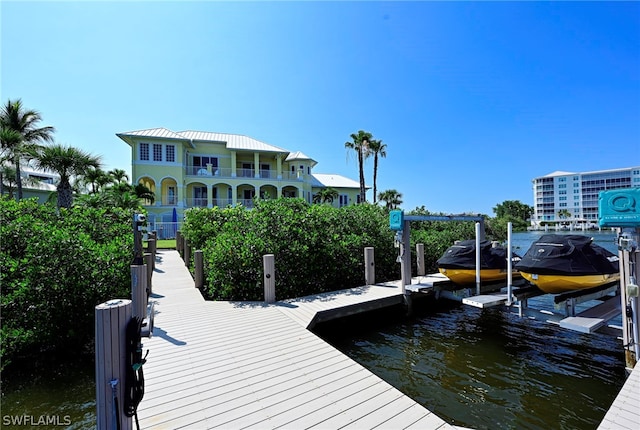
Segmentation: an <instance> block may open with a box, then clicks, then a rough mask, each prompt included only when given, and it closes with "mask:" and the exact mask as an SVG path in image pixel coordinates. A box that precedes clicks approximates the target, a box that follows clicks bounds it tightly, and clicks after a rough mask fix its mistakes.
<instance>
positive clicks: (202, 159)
mask: <svg viewBox="0 0 640 430" xmlns="http://www.w3.org/2000/svg"><path fill="white" fill-rule="evenodd" d="M208 164H211V173H212V174H215V173H216V170H218V158H217V157H211V156H208V155H204V156H201V155H196V156H194V157H193V174H194V175H198V174H203V175H204V174H208V173H209V171H208V170H207V165H208Z"/></svg>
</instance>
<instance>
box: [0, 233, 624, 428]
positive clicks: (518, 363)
mask: <svg viewBox="0 0 640 430" xmlns="http://www.w3.org/2000/svg"><path fill="white" fill-rule="evenodd" d="M541 234H543V233H542V232H530V233H517V234H514V238H513V245H514V248H515V250H516V252H519V253H521V254H524V252H526V250H527V249H528V248H529V245H530V244H531V242H532V241H534V240H535V239H536V238H537V237H539V236H540V235H541ZM587 234H589V235H592V236H594V238H595V240H596V242H597V243H598V244H600V245H601V246H604V247H606V248H607V249H609V250H611V251H615V244H614V242H613V240H614V235H613V234H610V233H609V234H607V233H598V232H589V233H587ZM438 306H439V308H438V309H423V310H422V314H420V315H418V316H416V317H415V318H413V319H411V320H407V319H405V318H403V317H402V316H401V315H399V314H397V315H395V316H392V315H390V314H389V313H386V314H385V318H380V317H379V316H375V317H374V319H373V320H370V321H369V322H367V323H366V324H365V325H364V327H366V328H364V327H363V326H362V325H361V324H360V323H361V322H362V320H360V323H358V322H355V321H353V322H350V321H341V322H340V324H341V326H339V327H338V328H339V330H337V332H340V333H343V334H344V333H345V330H344V327H345V325H349V326H351V327H353V328H354V330H352V331H350V332H346V333H348V336H342V337H335V336H328V335H325V337H326V339H327V340H328V341H330V342H331V343H333V344H334V345H335V346H336V347H337V348H339V349H340V350H342V351H343V352H344V353H345V354H347V355H349V356H350V357H352V358H353V359H354V360H356V361H358V362H360V363H361V364H362V365H364V366H365V367H367V368H369V369H370V370H371V371H373V372H374V373H376V374H378V375H379V376H380V377H382V378H383V379H385V380H386V381H388V382H389V383H391V384H393V385H394V386H396V387H397V388H398V389H400V390H401V391H403V392H404V393H406V394H407V395H409V396H410V397H412V398H414V399H415V400H416V401H418V402H420V403H422V404H423V405H425V406H426V407H427V408H429V409H430V410H432V411H434V412H435V413H436V414H438V415H439V416H441V417H442V418H444V419H446V420H447V421H449V422H451V423H455V424H458V425H466V426H469V427H473V428H478V429H481V428H486V429H497V428H518V429H520V428H522V429H528V428H531V429H552V428H554V429H555V428H558V429H594V428H595V427H597V425H598V424H599V422H600V420H601V419H602V417H603V416H604V413H605V412H606V409H607V408H608V407H609V405H610V404H611V402H612V401H613V399H614V398H615V396H616V394H617V393H618V391H619V390H620V388H621V386H622V384H623V383H624V378H625V373H624V357H623V354H622V347H621V345H620V342H618V341H616V340H615V339H613V338H610V337H605V336H601V335H591V336H587V335H580V334H575V333H570V332H566V331H563V330H559V329H556V328H555V327H553V326H550V325H547V324H544V323H540V322H537V321H532V320H522V319H519V318H517V317H516V316H511V315H508V314H506V313H503V312H499V311H495V310H485V311H480V310H478V309H474V308H470V307H464V308H463V307H458V306H454V307H450V308H447V309H442V308H441V307H442V303H440V304H438ZM381 321H382V323H381ZM359 324H360V325H359ZM358 327H359V328H358ZM332 331H336V330H332ZM3 379H4V380H3V382H2V417H3V419H6V418H5V417H7V416H18V415H24V414H27V415H31V416H33V417H34V419H36V420H37V419H38V417H40V416H53V415H55V416H58V417H59V421H60V422H62V421H63V420H65V417H69V418H68V419H69V420H70V421H71V423H72V424H71V425H70V426H68V427H67V428H72V429H91V428H94V426H95V424H94V423H95V383H94V369H93V363H92V360H91V359H84V360H73V361H67V362H66V363H65V364H64V365H60V364H56V363H49V364H48V365H45V366H43V365H39V366H38V367H36V368H32V369H30V370H27V371H25V372H21V373H20V374H16V373H14V374H10V375H3ZM3 424H4V423H3ZM1 426H2V427H3V428H4V427H5V426H4V425H1ZM7 428H11V427H7ZM22 428H24V427H22ZM38 428H46V427H44V426H39V427H38ZM58 428H61V427H58Z"/></svg>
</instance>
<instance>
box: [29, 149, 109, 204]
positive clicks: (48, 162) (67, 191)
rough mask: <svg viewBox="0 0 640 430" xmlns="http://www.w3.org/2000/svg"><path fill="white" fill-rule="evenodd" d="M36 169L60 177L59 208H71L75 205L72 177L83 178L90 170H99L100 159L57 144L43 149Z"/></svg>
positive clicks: (79, 150) (37, 160)
mask: <svg viewBox="0 0 640 430" xmlns="http://www.w3.org/2000/svg"><path fill="white" fill-rule="evenodd" d="M36 167H37V168H40V169H43V170H49V171H53V172H55V173H57V174H58V175H60V182H59V183H58V186H57V190H58V207H63V208H70V207H71V206H72V205H73V188H72V187H71V179H72V177H78V176H82V175H84V174H85V173H86V172H87V171H88V170H89V169H90V168H95V169H97V168H99V167H100V157H98V156H94V155H91V154H89V153H87V152H85V151H83V150H81V149H78V148H74V147H71V146H65V145H60V144H56V145H52V146H47V147H45V148H43V149H42V152H41V154H40V155H39V156H38V158H37V159H36Z"/></svg>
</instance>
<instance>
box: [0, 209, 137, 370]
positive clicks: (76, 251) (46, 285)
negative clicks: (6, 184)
mask: <svg viewBox="0 0 640 430" xmlns="http://www.w3.org/2000/svg"><path fill="white" fill-rule="evenodd" d="M130 220H131V214H130V212H127V211H123V210H120V209H109V210H105V209H92V208H72V209H68V210H67V209H60V210H59V211H58V210H56V208H55V207H53V206H50V205H39V204H38V203H37V202H36V201H35V200H22V201H20V202H16V201H14V200H9V199H6V198H4V199H0V221H1V226H0V238H1V239H2V240H1V246H0V267H2V270H1V271H0V283H1V285H2V301H1V306H2V309H1V312H2V328H1V335H2V348H1V352H0V353H1V354H2V365H3V367H4V366H6V365H7V364H8V363H9V362H11V361H15V360H16V359H18V358H20V357H24V356H29V355H32V354H39V353H42V352H43V351H50V350H64V351H66V352H82V351H86V350H88V349H89V350H90V348H87V346H90V345H91V343H92V341H93V337H94V308H95V306H96V305H97V304H99V303H102V302H104V301H107V300H109V299H113V298H128V297H130V295H131V294H130V284H131V282H130V269H129V265H130V264H131V259H132V249H133V235H132V233H131V221H130Z"/></svg>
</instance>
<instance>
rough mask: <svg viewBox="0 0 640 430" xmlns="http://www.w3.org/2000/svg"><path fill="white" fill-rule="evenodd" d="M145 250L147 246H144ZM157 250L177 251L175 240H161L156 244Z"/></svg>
mask: <svg viewBox="0 0 640 430" xmlns="http://www.w3.org/2000/svg"><path fill="white" fill-rule="evenodd" d="M144 247H145V249H146V248H147V244H146V243H145V244H144ZM156 249H176V240H175V239H160V240H158V241H157V242H156Z"/></svg>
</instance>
